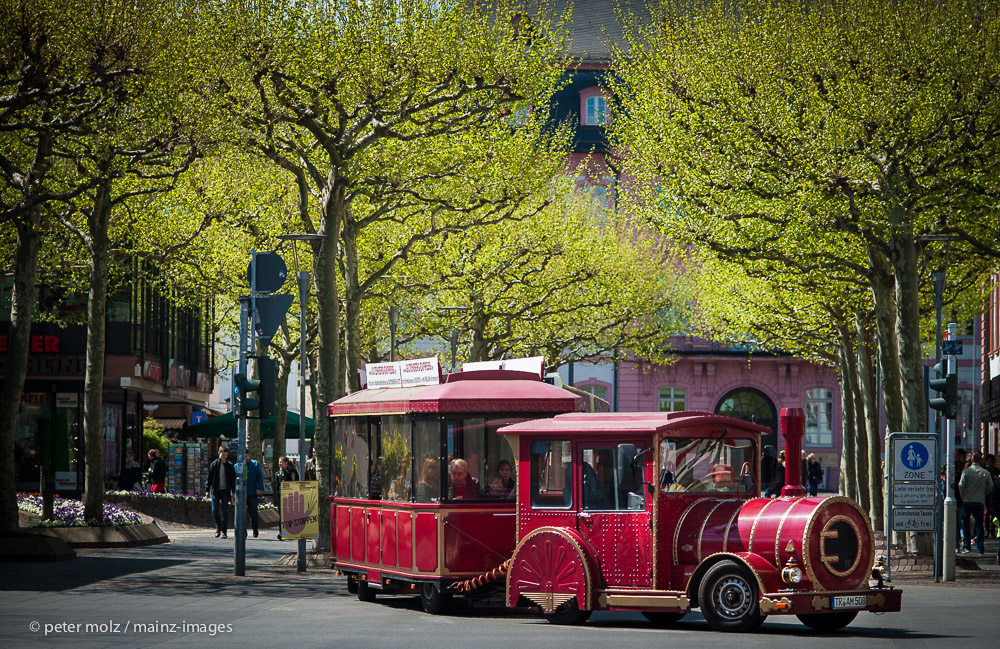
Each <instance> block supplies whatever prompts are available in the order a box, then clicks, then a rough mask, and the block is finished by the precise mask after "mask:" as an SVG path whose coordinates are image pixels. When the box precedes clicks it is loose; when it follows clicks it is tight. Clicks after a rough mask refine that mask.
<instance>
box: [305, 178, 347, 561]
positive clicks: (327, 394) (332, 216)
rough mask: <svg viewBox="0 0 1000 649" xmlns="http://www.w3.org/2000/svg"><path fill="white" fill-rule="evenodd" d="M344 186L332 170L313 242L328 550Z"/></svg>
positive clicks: (319, 458) (319, 441)
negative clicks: (330, 412) (330, 410)
mask: <svg viewBox="0 0 1000 649" xmlns="http://www.w3.org/2000/svg"><path fill="white" fill-rule="evenodd" d="M344 191H345V188H344V186H343V183H342V181H341V180H340V179H338V178H337V177H336V172H335V171H331V173H330V176H329V178H328V179H327V184H326V188H325V189H324V191H323V201H322V210H321V211H322V221H321V226H320V228H319V230H320V234H325V235H326V237H325V238H324V239H321V240H319V241H314V242H312V246H313V277H314V282H315V287H316V305H317V312H318V322H317V331H318V334H319V354H318V358H319V360H318V363H317V372H316V383H317V390H316V391H317V397H318V399H317V401H316V414H317V417H316V419H315V422H314V423H315V433H314V435H315V437H314V442H315V449H316V477H317V479H318V480H319V502H320V508H319V539H318V541H317V545H316V547H317V548H318V549H320V550H329V549H330V508H329V507H328V506H326V505H327V497H328V496H329V493H330V489H329V483H330V468H331V460H332V458H331V456H330V451H331V449H330V437H329V421H328V420H327V418H326V416H325V415H326V413H325V409H326V404H328V403H330V402H331V401H333V400H335V399H337V398H338V397H340V396H341V395H342V394H343V393H344V382H343V375H342V374H340V372H339V369H340V361H341V358H340V293H339V292H338V287H337V262H338V256H339V255H338V242H339V237H340V224H341V219H342V218H343V215H344V212H345V208H346V204H345V201H344Z"/></svg>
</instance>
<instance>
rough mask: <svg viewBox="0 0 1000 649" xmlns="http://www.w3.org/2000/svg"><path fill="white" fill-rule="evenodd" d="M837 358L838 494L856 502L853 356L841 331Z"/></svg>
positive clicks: (848, 343)
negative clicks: (840, 428) (840, 446)
mask: <svg viewBox="0 0 1000 649" xmlns="http://www.w3.org/2000/svg"><path fill="white" fill-rule="evenodd" d="M840 340H841V342H840V345H838V356H839V364H840V371H839V372H838V373H837V375H838V376H837V378H838V382H839V383H840V402H841V406H842V415H841V421H842V422H843V435H842V436H841V439H842V443H843V452H842V453H841V454H840V493H841V495H844V496H847V497H848V498H851V499H854V500H857V493H858V482H857V469H856V468H855V466H856V461H857V456H856V453H855V440H856V439H857V429H856V422H855V420H854V416H853V413H854V410H855V406H854V388H853V386H852V385H851V363H850V360H849V358H850V357H851V356H853V355H854V350H853V349H852V347H851V339H850V337H849V336H848V335H847V332H846V331H843V330H842V331H841V335H840Z"/></svg>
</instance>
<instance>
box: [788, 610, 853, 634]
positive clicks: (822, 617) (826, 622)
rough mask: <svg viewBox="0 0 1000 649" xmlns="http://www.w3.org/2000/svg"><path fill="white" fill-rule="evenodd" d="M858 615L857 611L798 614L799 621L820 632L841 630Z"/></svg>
mask: <svg viewBox="0 0 1000 649" xmlns="http://www.w3.org/2000/svg"><path fill="white" fill-rule="evenodd" d="M857 616H858V612H857V611H843V612H841V613H815V614H812V613H811V614H808V615H797V616H796V617H797V618H799V622H802V624H805V625H806V626H807V627H809V628H810V629H812V630H813V631H819V632H820V633H833V632H834V631H840V630H841V629H843V628H844V627H845V626H847V625H848V624H850V623H851V622H853V621H854V618H856V617H857Z"/></svg>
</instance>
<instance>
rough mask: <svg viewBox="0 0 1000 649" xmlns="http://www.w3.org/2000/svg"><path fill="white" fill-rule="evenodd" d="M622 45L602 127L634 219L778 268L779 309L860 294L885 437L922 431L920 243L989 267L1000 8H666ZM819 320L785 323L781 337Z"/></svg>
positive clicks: (842, 303)
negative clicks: (613, 147) (619, 149)
mask: <svg viewBox="0 0 1000 649" xmlns="http://www.w3.org/2000/svg"><path fill="white" fill-rule="evenodd" d="M629 32H630V33H629V38H630V45H631V46H632V49H631V51H630V52H629V53H628V55H626V54H625V53H624V52H619V53H618V59H617V65H618V69H619V76H618V79H619V83H618V85H617V87H616V88H615V90H616V92H617V95H618V96H619V97H620V98H621V101H622V112H621V115H620V116H619V118H618V119H616V120H615V122H614V123H613V124H612V126H611V129H612V131H613V137H614V139H615V140H616V141H617V142H618V143H619V144H621V145H622V146H625V147H627V148H628V150H629V151H630V153H632V154H634V155H632V156H630V157H629V158H628V159H627V161H626V166H627V169H628V170H629V171H630V173H632V174H633V175H635V176H636V177H638V178H640V179H642V180H643V182H644V183H645V184H640V185H639V189H640V191H638V192H637V195H636V196H635V197H634V198H635V201H634V202H633V203H632V204H631V205H630V208H631V209H633V210H634V211H635V212H636V213H639V214H642V215H643V216H644V217H645V218H646V220H647V221H648V222H649V223H652V224H654V225H656V226H657V227H659V228H660V229H661V230H662V231H663V232H665V233H666V234H668V235H669V236H670V237H671V238H672V239H674V240H677V241H682V242H687V243H690V244H693V245H695V246H697V247H698V248H700V249H702V250H706V251H709V252H711V253H713V254H716V255H719V256H720V257H723V258H725V259H727V260H729V261H732V262H735V263H737V264H739V265H741V266H744V267H745V268H748V269H750V270H751V271H752V272H753V273H759V272H765V273H773V274H774V278H773V279H772V280H771V284H772V286H773V287H774V288H777V289H779V290H781V291H788V292H790V294H789V295H788V296H787V297H786V298H783V300H782V301H783V302H787V303H789V304H794V303H800V302H801V301H802V300H804V299H805V300H809V299H816V300H820V301H822V302H823V304H824V306H825V307H826V308H827V310H841V311H844V312H847V313H850V312H851V311H853V310H854V309H855V308H857V307H858V306H859V299H860V296H858V295H857V292H858V289H857V287H858V286H865V287H866V288H867V289H868V290H869V291H870V292H871V304H872V306H873V308H874V312H875V314H876V318H875V320H876V322H877V323H878V329H879V345H880V349H881V353H880V358H881V360H882V361H883V363H884V364H883V368H884V369H885V370H886V371H887V373H888V378H887V385H888V389H889V390H890V392H888V393H887V400H888V401H889V402H890V403H892V404H898V407H899V408H900V412H899V413H898V416H897V414H896V411H895V410H894V409H893V407H890V417H889V419H890V426H892V427H893V429H894V430H920V429H923V428H921V422H922V419H923V414H922V413H923V406H922V403H923V392H922V388H921V371H920V334H919V318H920V311H919V309H920V303H921V294H920V290H921V287H920V282H921V281H926V279H927V277H928V275H927V272H928V269H934V268H936V267H937V266H939V265H940V263H941V260H940V257H938V256H937V254H938V253H937V251H938V250H939V248H938V247H935V246H934V245H933V244H931V245H924V244H922V243H921V242H920V241H919V240H918V239H917V237H919V236H921V235H925V234H950V235H954V236H956V237H958V238H959V239H960V240H959V241H958V242H956V243H954V244H953V248H952V254H953V255H955V254H956V253H959V251H961V254H963V255H967V256H976V255H979V256H980V258H982V257H983V256H985V257H988V258H992V259H994V260H995V258H996V255H997V245H996V242H997V240H998V234H1000V232H998V226H997V221H996V219H995V218H992V217H991V216H990V212H989V210H990V209H991V208H989V207H988V206H989V205H992V204H993V203H994V201H995V200H996V197H997V191H998V189H1000V187H998V183H997V179H998V175H997V173H996V171H997V163H998V160H1000V138H998V137H997V136H998V135H1000V92H998V83H1000V57H998V54H1000V13H998V8H997V7H996V6H995V5H990V4H981V3H974V2H947V3H944V2H942V3H924V2H911V1H908V0H877V1H875V2H864V1H861V0H841V1H837V2H830V3H813V2H805V1H804V0H803V1H801V2H797V1H793V2H782V3H769V2H757V1H750V2H745V3H741V4H739V5H738V6H734V5H732V4H730V3H727V2H721V1H719V2H717V1H711V0H709V1H706V2H694V3H691V2H683V3H681V2H678V3H666V4H665V5H664V7H662V9H661V10H660V11H659V12H658V13H657V14H656V18H655V20H654V21H653V22H652V23H651V25H650V26H648V27H640V26H635V27H633V28H632V29H631V30H629ZM987 270H988V266H987V264H981V265H980V266H979V271H980V273H984V272H986V271H987ZM968 272H969V269H968V268H966V269H963V274H962V276H961V278H960V279H961V281H960V282H959V283H957V285H958V286H970V285H971V284H972V283H973V282H971V281H968V280H967V279H966V275H967V274H968ZM980 276H981V274H980ZM754 277H755V279H756V277H757V275H756V274H755V275H754ZM859 282H860V284H859ZM802 292H804V293H805V294H804V295H803V294H802ZM925 295H926V291H925ZM863 302H864V300H863V299H862V300H861V302H860V304H863ZM868 320H869V321H870V319H868ZM812 322H813V321H812V319H811V318H807V319H805V320H804V321H803V322H802V324H801V325H797V324H791V323H790V324H789V325H788V328H787V329H786V332H791V335H789V336H788V337H789V338H792V337H795V335H797V334H798V333H802V332H805V331H806V330H808V328H809V327H811V326H812ZM890 359H899V361H898V363H899V365H898V369H895V370H894V369H893V368H892V367H891V365H890V364H888V362H887V361H889V360H890ZM889 384H892V385H889Z"/></svg>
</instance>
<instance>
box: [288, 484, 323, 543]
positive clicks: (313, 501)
mask: <svg viewBox="0 0 1000 649" xmlns="http://www.w3.org/2000/svg"><path fill="white" fill-rule="evenodd" d="M318 536H319V482H317V481H315V480H310V481H304V482H282V483H281V538H283V539H315V538H316V537H318Z"/></svg>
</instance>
